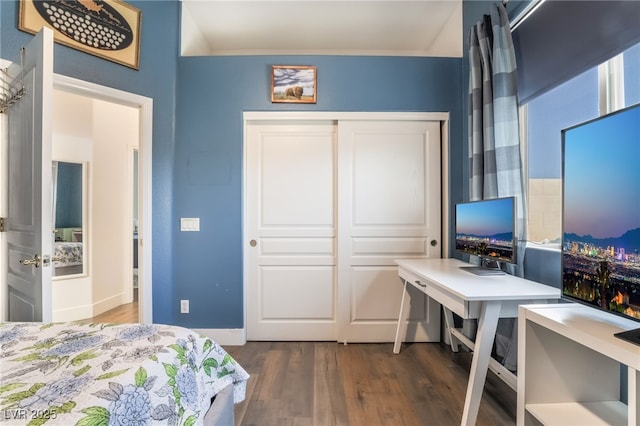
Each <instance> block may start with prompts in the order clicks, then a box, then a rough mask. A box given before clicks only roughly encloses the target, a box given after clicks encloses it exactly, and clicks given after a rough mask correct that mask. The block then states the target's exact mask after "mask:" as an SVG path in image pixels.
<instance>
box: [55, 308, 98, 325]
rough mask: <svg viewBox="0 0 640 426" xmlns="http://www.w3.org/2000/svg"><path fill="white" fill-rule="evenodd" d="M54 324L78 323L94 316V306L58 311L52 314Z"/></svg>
mask: <svg viewBox="0 0 640 426" xmlns="http://www.w3.org/2000/svg"><path fill="white" fill-rule="evenodd" d="M51 315H52V316H51V318H52V319H51V320H52V321H54V322H67V321H78V320H81V319H85V318H91V317H92V316H93V305H81V306H73V307H71V308H66V309H57V310H55V311H53V312H52V313H51Z"/></svg>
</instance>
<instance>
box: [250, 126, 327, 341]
mask: <svg viewBox="0 0 640 426" xmlns="http://www.w3.org/2000/svg"><path fill="white" fill-rule="evenodd" d="M246 130H247V133H246V140H245V147H246V153H245V161H246V163H245V167H246V174H245V176H246V182H245V185H246V186H245V188H246V194H245V221H246V222H245V240H246V241H245V248H244V253H245V256H244V258H245V281H246V286H245V288H246V290H247V295H246V300H247V304H246V306H247V316H246V318H247V338H248V339H249V340H336V327H335V323H336V271H335V265H336V260H335V247H336V243H335V236H336V226H335V221H336V214H335V198H336V195H335V185H336V180H335V175H336V171H335V161H336V160H335V149H336V148H335V147H336V142H335V125H334V124H333V123H332V122H325V123H324V124H323V123H308V122H307V123H303V124H295V123H294V124H290V125H286V124H280V123H278V124H249V125H248V126H247V127H246Z"/></svg>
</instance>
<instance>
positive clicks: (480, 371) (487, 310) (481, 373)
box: [461, 300, 501, 426]
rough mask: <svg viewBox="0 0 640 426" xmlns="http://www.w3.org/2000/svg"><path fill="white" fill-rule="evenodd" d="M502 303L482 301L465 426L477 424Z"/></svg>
mask: <svg viewBox="0 0 640 426" xmlns="http://www.w3.org/2000/svg"><path fill="white" fill-rule="evenodd" d="M500 305H501V302H500V301H499V300H497V301H490V302H483V303H482V310H481V312H480V318H478V333H477V336H476V341H475V347H474V351H473V360H472V361H471V371H470V373H469V383H468V385H467V396H466V398H465V400H464V411H463V412H462V423H461V424H462V425H465V426H471V425H475V424H476V419H477V417H478V408H479V407H480V400H481V399H482V391H483V389H484V383H485V380H486V378H487V369H488V368H489V359H490V358H491V348H492V347H493V340H494V338H495V335H496V327H497V325H498V317H499V315H500Z"/></svg>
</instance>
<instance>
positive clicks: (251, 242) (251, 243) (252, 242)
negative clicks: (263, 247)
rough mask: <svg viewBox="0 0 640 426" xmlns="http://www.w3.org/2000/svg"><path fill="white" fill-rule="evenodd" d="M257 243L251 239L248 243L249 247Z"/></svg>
mask: <svg viewBox="0 0 640 426" xmlns="http://www.w3.org/2000/svg"><path fill="white" fill-rule="evenodd" d="M257 244H258V242H257V241H256V240H251V241H249V245H250V246H251V247H255V246H256V245H257Z"/></svg>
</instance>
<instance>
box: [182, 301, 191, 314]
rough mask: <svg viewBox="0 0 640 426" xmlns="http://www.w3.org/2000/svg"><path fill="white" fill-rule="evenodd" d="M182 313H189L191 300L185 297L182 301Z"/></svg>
mask: <svg viewBox="0 0 640 426" xmlns="http://www.w3.org/2000/svg"><path fill="white" fill-rule="evenodd" d="M180 313H181V314H188V313H189V300H187V299H183V300H181V301H180Z"/></svg>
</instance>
